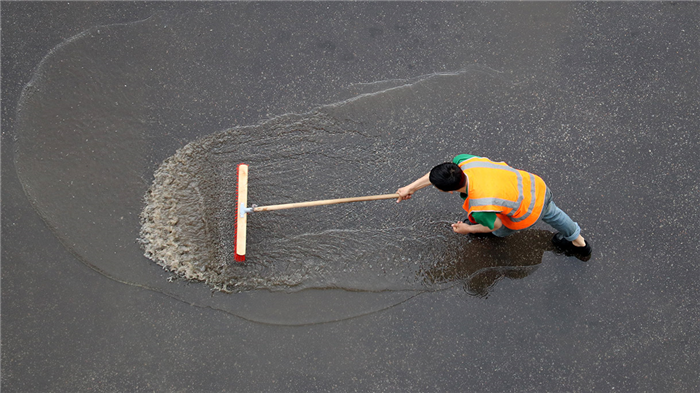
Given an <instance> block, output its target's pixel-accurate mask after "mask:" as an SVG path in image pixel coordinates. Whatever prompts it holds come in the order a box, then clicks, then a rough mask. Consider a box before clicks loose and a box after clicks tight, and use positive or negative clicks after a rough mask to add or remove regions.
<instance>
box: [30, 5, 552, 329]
mask: <svg viewBox="0 0 700 393" xmlns="http://www.w3.org/2000/svg"><path fill="white" fill-rule="evenodd" d="M217 23H220V24H223V23H224V21H217V19H216V16H215V15H213V14H212V13H194V14H187V15H186V16H178V17H166V16H162V15H160V16H156V17H152V18H150V19H148V20H145V21H140V22H135V23H131V24H126V25H114V26H102V27H96V28H94V29H91V30H90V31H87V32H85V33H83V34H81V35H79V36H77V37H74V38H73V39H71V40H69V41H67V42H66V43H64V44H62V45H60V46H59V47H57V48H56V49H55V50H53V51H52V52H51V53H50V54H49V55H48V56H47V57H46V58H45V59H44V61H43V62H42V63H41V65H40V66H39V68H38V69H37V71H36V73H35V76H34V78H33V79H32V81H31V82H30V83H29V84H28V85H27V87H26V88H25V90H24V92H23V95H22V99H21V102H20V105H19V110H18V137H17V151H16V166H17V171H18V174H19V177H20V179H21V181H22V184H23V186H24V189H25V191H26V193H27V195H28V196H29V198H30V200H31V201H32V203H33V205H34V207H35V208H36V210H37V211H38V212H39V214H40V215H41V216H42V217H43V218H44V220H45V221H46V222H47V224H48V225H49V226H50V227H51V228H52V230H53V231H54V233H55V234H56V236H58V238H59V239H60V240H61V241H62V243H63V244H64V245H65V246H66V247H67V248H68V249H69V250H71V251H72V252H73V253H74V254H75V255H76V256H77V257H78V258H80V260H81V261H83V262H84V263H86V264H87V265H88V266H90V267H92V268H93V269H95V270H97V271H99V272H100V273H101V274H103V275H105V276H107V277H109V278H111V279H114V280H117V281H120V282H123V283H127V284H130V285H136V286H140V287H144V288H148V289H151V290H155V291H158V292H161V293H164V294H166V295H168V296H171V297H173V298H176V299H179V300H182V301H185V302H187V303H190V304H194V305H198V306H204V307H210V308H213V309H217V310H221V311H224V312H229V313H231V314H234V315H237V316H240V317H243V318H246V319H250V320H253V321H258V322H264V323H274V324H309V323H320V322H327V321H335V320H341V319H347V318H352V317H355V316H359V315H365V314H367V313H371V312H377V311H380V310H383V309H386V308H388V307H392V306H394V305H396V304H400V303H402V302H404V301H406V300H407V299H410V298H411V297H413V296H416V295H417V294H420V293H422V292H425V291H436V290H441V289H444V288H449V287H453V286H455V281H460V280H467V281H469V280H471V278H470V277H471V276H470V275H471V274H472V273H469V274H468V275H467V276H466V277H465V276H460V275H455V276H454V278H452V279H450V276H449V275H446V274H444V273H445V269H442V270H440V271H441V273H439V274H438V273H436V270H435V269H438V268H439V267H440V266H444V265H445V264H449V263H452V262H454V261H455V260H457V261H459V260H461V259H460V257H459V255H455V252H454V250H455V247H463V248H464V250H465V255H470V254H469V252H468V251H467V250H469V249H470V247H471V245H470V243H472V242H473V241H472V240H470V239H469V238H463V237H456V236H455V235H453V234H452V233H451V231H450V230H449V223H451V222H453V221H455V220H458V219H460V218H461V217H460V211H459V209H458V208H456V207H455V206H458V204H456V203H455V201H454V200H453V199H451V198H449V197H446V196H445V195H442V194H440V193H436V192H430V191H423V192H422V193H421V194H419V195H418V196H417V197H416V198H414V199H412V200H411V201H409V202H404V203H401V204H396V203H395V202H393V201H377V202H366V203H357V204H346V205H337V206H327V207H315V208H305V209H294V210H286V211H280V212H264V213H255V214H253V215H251V216H250V217H249V219H248V255H247V263H245V264H238V263H235V262H234V261H233V257H232V256H233V244H232V242H233V230H234V224H235V218H234V214H235V206H234V202H235V192H236V184H235V181H236V176H235V173H236V166H237V165H238V164H239V163H241V162H245V163H247V164H248V165H250V179H249V197H248V200H249V203H251V204H252V203H255V204H258V205H266V204H278V203H287V202H298V201H306V200H316V199H328V198H341V197H348V196H361V195H370V194H381V193H393V192H394V191H395V190H396V189H397V188H398V187H400V186H402V185H405V184H407V183H409V182H411V181H413V180H414V179H415V178H417V177H419V176H421V175H423V174H424V173H425V172H426V171H427V170H428V169H429V167H430V164H433V163H440V162H443V161H446V160H449V159H450V158H451V157H452V156H453V155H454V154H458V153H464V152H483V151H491V152H498V151H500V149H503V148H506V146H502V147H501V146H499V147H497V148H494V147H493V146H490V145H484V143H485V142H483V141H484V140H485V139H486V138H483V137H484V136H486V135H490V133H492V132H493V131H492V129H490V128H489V127H484V126H483V125H485V124H488V123H489V122H490V121H492V120H491V119H492V118H494V116H491V115H492V114H493V113H497V112H498V113H501V114H502V112H503V111H507V112H513V111H514V109H512V108H513V106H512V105H511V106H508V103H509V102H508V101H509V99H508V98H506V99H505V103H504V102H503V101H504V99H503V97H508V96H509V94H508V91H509V90H511V89H526V88H527V87H526V86H524V85H523V84H521V83H514V82H513V81H508V80H507V78H504V77H503V75H501V74H500V73H499V72H497V71H494V70H491V69H489V68H487V67H482V66H473V67H468V68H465V69H462V70H458V71H455V72H449V73H435V74H430V75H423V76H418V77H415V78H411V79H396V80H386V81H375V82H372V81H370V82H366V83H355V84H351V85H348V86H346V88H344V89H339V90H338V91H336V92H332V93H328V95H327V97H325V98H322V99H321V100H322V101H323V100H327V102H329V103H328V104H322V105H316V106H314V107H309V108H306V107H304V106H303V104H298V103H296V102H297V101H299V102H304V100H295V98H296V94H292V93H290V92H286V93H282V94H281V96H282V98H276V100H277V101H276V104H274V105H273V104H269V103H268V104H269V106H268V107H267V108H270V107H275V105H280V106H282V107H285V108H287V109H288V110H290V111H292V112H293V111H297V113H287V114H281V115H279V116H275V117H271V118H269V119H267V120H261V118H262V117H261V113H262V112H263V111H264V110H265V109H259V108H258V109H255V108H252V106H254V103H255V102H262V101H264V100H265V97H266V94H268V91H267V90H264V89H262V90H256V86H257V85H256V84H255V83H254V81H253V82H251V81H250V80H249V78H248V76H247V75H246V73H250V72H251V70H250V69H248V68H246V66H245V62H243V61H240V62H236V59H235V58H233V57H231V56H232V55H231V54H229V52H226V51H221V48H218V49H217V46H216V45H212V44H211V43H212V42H214V43H222V42H230V40H234V39H235V37H230V36H227V34H230V33H222V31H223V30H224V29H223V28H220V27H223V25H219V24H217ZM203 26H214V27H213V28H212V29H210V31H206V29H204V30H203ZM200 30H201V31H200ZM191 31H199V32H200V33H201V34H190V32H191ZM208 35H213V37H210V36H208ZM227 40H229V41H227ZM288 50H293V48H292V49H288ZM197 65H198V66H197ZM195 66H196V67H195ZM193 67H195V69H193ZM280 78H281V77H280ZM278 82H279V81H272V82H265V83H272V84H273V85H274V83H278ZM302 93H303V92H300V94H302ZM520 96H521V97H522V96H523V95H520ZM524 97H525V99H528V97H529V98H533V97H534V96H528V95H525V96H524ZM533 99H534V100H535V101H536V100H537V98H533ZM307 102H308V101H307ZM525 104H526V103H520V104H518V105H516V107H518V106H519V105H522V106H526V105H525ZM518 110H520V112H518V113H521V114H522V113H525V112H526V111H525V110H524V109H515V111H516V112H517V111H518ZM500 117H501V118H502V117H503V116H500ZM227 127H228V128H227ZM513 135H514V137H513V140H512V142H513V143H516V142H518V137H516V135H517V133H514V134H513ZM494 158H498V157H494ZM426 163H430V164H426ZM476 241H481V240H478V239H477V240H476ZM455 245H457V246H455ZM144 252H145V254H146V255H147V256H148V257H149V258H151V259H153V261H155V262H157V263H158V264H159V265H160V266H157V265H156V263H154V262H153V261H151V260H149V259H146V258H145V257H144V256H143V255H144ZM487 254H488V253H487ZM487 254H484V255H485V256H483V258H482V259H481V262H479V258H478V257H476V259H475V263H476V264H477V265H479V263H482V262H484V261H486V262H485V263H487V264H488V263H491V262H489V261H493V260H494V259H493V258H494V257H493V255H492V254H488V255H487ZM455 258H456V259H455ZM539 258H540V259H539V260H538V259H537V258H534V259H532V260H530V261H529V262H528V266H529V265H534V264H536V263H534V262H533V261H536V262H537V263H539V261H541V253H540V256H539ZM451 261H452V262H451ZM508 263H509V262H506V264H508ZM477 265H475V266H477ZM161 267H164V268H165V269H166V270H168V271H169V272H174V274H170V273H167V272H165V271H164V270H162V269H161ZM467 270H469V269H467ZM477 270H478V269H477ZM506 276H507V274H506ZM173 278H175V280H173ZM472 278H473V277H472ZM171 281H172V282H171ZM482 286H483V285H482ZM488 287H489V285H486V286H485V287H484V288H488ZM212 291H213V292H212ZM220 291H222V292H232V293H230V294H229V293H222V292H220ZM468 292H469V293H472V292H473V294H476V295H480V296H483V295H484V293H483V292H484V291H483V288H482V290H471V289H468Z"/></svg>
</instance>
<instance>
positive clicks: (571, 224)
mask: <svg viewBox="0 0 700 393" xmlns="http://www.w3.org/2000/svg"><path fill="white" fill-rule="evenodd" d="M550 199H551V198H550ZM546 209H547V210H546V211H545V213H544V215H543V216H542V221H544V222H546V223H547V224H549V225H551V226H552V227H553V228H554V229H556V230H557V231H559V233H558V234H556V235H555V236H554V239H552V241H553V242H554V244H555V245H557V246H558V247H561V248H564V249H567V248H570V246H569V244H572V245H573V246H574V247H573V248H570V250H569V251H571V252H573V253H575V254H577V255H582V256H589V255H590V254H591V247H590V245H589V244H587V243H586V239H584V238H583V236H581V227H579V225H578V223H576V222H575V221H574V220H572V219H571V217H569V216H568V215H567V214H566V213H564V211H563V210H561V209H560V208H558V207H557V205H555V204H554V201H552V200H550V201H549V203H548V204H547V205H546Z"/></svg>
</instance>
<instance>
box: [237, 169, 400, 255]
mask: <svg viewBox="0 0 700 393" xmlns="http://www.w3.org/2000/svg"><path fill="white" fill-rule="evenodd" d="M398 197H399V194H383V195H369V196H362V197H354V198H340V199H325V200H320V201H311V202H296V203H285V204H282V205H269V206H255V205H253V207H247V206H246V205H247V204H248V165H246V164H239V165H238V196H237V200H236V207H237V214H236V241H235V243H234V252H235V260H236V261H238V262H243V261H245V246H246V241H245V238H246V226H247V221H248V220H247V218H248V213H253V212H267V211H273V210H283V209H294V208H297V207H310V206H323V205H336V204H339V203H348V202H365V201H378V200H382V199H396V198H398Z"/></svg>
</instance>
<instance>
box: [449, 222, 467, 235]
mask: <svg viewBox="0 0 700 393" xmlns="http://www.w3.org/2000/svg"><path fill="white" fill-rule="evenodd" d="M471 227H472V225H469V224H465V223H463V222H462V221H457V222H456V223H454V224H452V230H453V231H454V232H455V233H459V234H460V235H468V234H470V233H472V231H471Z"/></svg>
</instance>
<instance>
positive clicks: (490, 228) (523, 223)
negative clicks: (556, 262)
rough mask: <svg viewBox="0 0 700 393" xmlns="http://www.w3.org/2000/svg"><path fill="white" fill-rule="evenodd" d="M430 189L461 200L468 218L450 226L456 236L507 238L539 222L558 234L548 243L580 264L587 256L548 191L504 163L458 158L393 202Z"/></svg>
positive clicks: (577, 232)
mask: <svg viewBox="0 0 700 393" xmlns="http://www.w3.org/2000/svg"><path fill="white" fill-rule="evenodd" d="M431 184H432V185H433V186H435V187H436V188H437V189H439V190H440V191H443V192H449V193H453V192H454V191H458V192H459V193H460V196H461V197H462V198H463V199H464V205H463V208H464V210H466V211H467V216H466V218H465V220H464V221H459V222H457V223H455V224H452V230H453V231H455V232H456V233H460V234H463V235H466V234H469V233H493V234H494V235H495V236H499V237H505V236H508V235H510V234H512V233H513V232H515V231H520V230H523V229H527V228H529V227H531V226H533V225H534V224H535V223H536V222H538V221H539V220H540V219H541V220H542V221H544V222H546V223H547V224H549V225H551V226H552V227H554V228H555V229H556V230H558V231H559V233H557V234H555V235H554V237H553V238H552V242H553V243H554V245H555V246H556V247H557V248H559V249H560V250H561V251H563V252H565V253H566V254H567V255H573V256H576V257H578V258H579V259H587V258H589V257H590V255H591V252H592V249H591V245H590V244H589V243H588V242H587V241H586V240H585V239H584V238H583V236H581V228H580V227H579V225H578V224H577V223H576V222H574V221H573V220H572V219H571V218H570V217H569V216H568V215H567V214H566V213H564V212H563V211H562V210H561V209H559V208H558V207H557V206H556V205H555V204H554V201H552V193H551V191H550V190H549V188H547V186H546V184H545V183H544V181H543V180H542V178H540V177H539V176H537V175H535V174H532V173H528V172H525V171H521V170H519V169H515V168H511V167H510V166H508V165H507V164H506V163H505V162H494V161H491V160H489V159H488V158H483V157H478V156H474V155H471V154H460V155H458V156H457V157H455V158H454V160H453V161H452V162H446V163H444V164H440V165H438V166H436V167H434V168H433V169H432V170H431V171H430V172H428V173H427V174H425V176H423V177H421V178H420V179H418V180H416V181H414V182H413V183H411V184H409V185H407V186H406V187H402V188H399V189H398V190H397V191H396V192H397V193H398V194H399V199H398V200H397V202H401V201H404V200H407V199H411V196H413V193H415V192H416V191H418V190H420V189H422V188H425V187H427V186H429V185H431Z"/></svg>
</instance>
